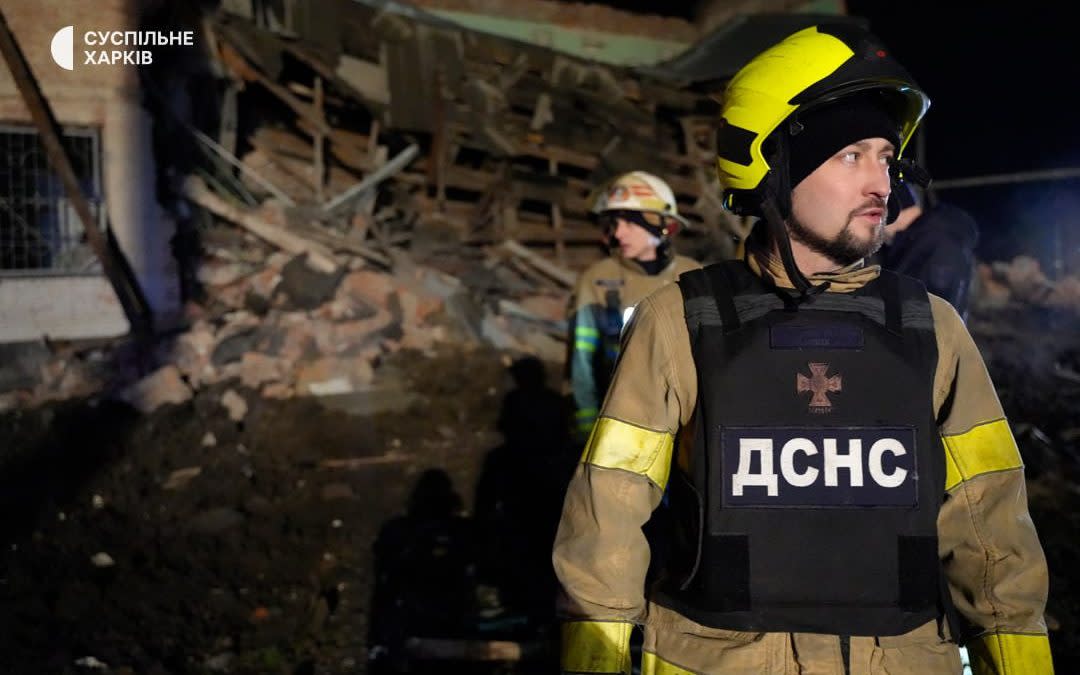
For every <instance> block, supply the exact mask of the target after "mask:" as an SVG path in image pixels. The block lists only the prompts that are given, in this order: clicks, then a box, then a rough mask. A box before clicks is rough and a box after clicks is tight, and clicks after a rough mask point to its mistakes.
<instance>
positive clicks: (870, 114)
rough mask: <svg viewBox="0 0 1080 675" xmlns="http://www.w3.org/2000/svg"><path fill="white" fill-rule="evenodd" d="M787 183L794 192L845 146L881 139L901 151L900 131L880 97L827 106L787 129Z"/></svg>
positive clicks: (853, 98)
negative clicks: (788, 182) (870, 139)
mask: <svg viewBox="0 0 1080 675" xmlns="http://www.w3.org/2000/svg"><path fill="white" fill-rule="evenodd" d="M787 127H788V133H789V134H790V136H789V139H788V158H789V159H788V161H789V167H790V168H789V169H788V171H789V173H788V176H789V180H790V185H791V187H792V188H794V187H795V186H796V185H798V184H799V183H801V182H802V180H803V179H804V178H806V177H807V176H809V175H810V174H811V173H813V172H814V170H815V169H817V168H818V167H819V166H821V165H822V164H823V163H824V162H825V160H827V159H829V157H832V156H833V155H834V154H835V153H837V152H839V151H840V150H842V149H843V148H844V147H845V146H847V145H849V144H851V143H854V142H856V141H861V140H863V139H865V138H884V139H885V140H887V141H889V142H890V143H892V144H893V146H894V147H895V148H896V151H897V152H899V151H900V129H899V125H898V124H897V122H896V120H895V119H894V118H893V117H892V115H890V114H889V113H888V112H887V109H886V108H885V106H884V105H883V102H882V101H881V100H880V98H879V97H877V96H873V95H869V94H862V95H854V96H849V97H846V98H842V99H839V100H838V101H834V102H831V103H826V104H824V105H822V106H820V107H818V108H812V109H810V110H808V111H806V112H805V113H803V114H801V115H799V116H798V117H797V118H796V119H795V120H793V121H791V122H789V123H788V125H787Z"/></svg>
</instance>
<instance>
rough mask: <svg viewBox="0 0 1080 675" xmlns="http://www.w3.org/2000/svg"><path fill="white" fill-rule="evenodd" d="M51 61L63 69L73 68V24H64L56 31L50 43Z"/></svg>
mask: <svg viewBox="0 0 1080 675" xmlns="http://www.w3.org/2000/svg"><path fill="white" fill-rule="evenodd" d="M50 49H51V50H52V58H53V61H56V65H58V66H60V67H61V68H63V69H64V70H74V69H75V62H74V59H75V26H64V27H63V28H61V29H60V30H58V31H56V35H54V36H53V39H52V45H51V46H50Z"/></svg>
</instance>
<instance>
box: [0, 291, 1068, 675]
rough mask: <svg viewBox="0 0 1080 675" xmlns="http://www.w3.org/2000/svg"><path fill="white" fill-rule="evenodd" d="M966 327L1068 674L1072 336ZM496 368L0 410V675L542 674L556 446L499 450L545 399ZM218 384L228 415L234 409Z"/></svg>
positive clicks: (475, 357) (484, 355)
mask: <svg viewBox="0 0 1080 675" xmlns="http://www.w3.org/2000/svg"><path fill="white" fill-rule="evenodd" d="M970 325H971V327H972V330H973V332H974V333H975V335H976V337H977V341H978V342H979V344H980V347H981V348H982V349H983V351H984V354H986V355H987V357H988V359H987V360H988V365H989V367H990V369H991V372H992V374H993V376H994V377H995V380H996V382H997V383H998V386H999V390H1000V394H1001V398H1002V401H1003V403H1004V404H1005V406H1006V411H1007V413H1008V415H1009V417H1010V420H1011V422H1012V424H1013V426H1014V429H1015V430H1016V433H1017V436H1018V440H1019V442H1020V444H1021V448H1022V451H1023V452H1024V454H1025V459H1026V461H1027V463H1028V467H1029V490H1030V497H1031V506H1032V514H1033V517H1034V519H1035V522H1036V525H1037V526H1038V528H1039V531H1040V533H1041V535H1042V538H1043V542H1044V545H1045V548H1046V551H1047V555H1048V558H1049V560H1050V568H1051V573H1052V588H1051V601H1050V605H1049V608H1048V614H1049V620H1050V623H1051V626H1052V628H1053V631H1052V643H1053V648H1054V651H1055V656H1056V662H1057V668H1058V672H1059V673H1069V672H1076V669H1075V666H1076V664H1078V663H1080V593H1078V589H1080V544H1078V541H1080V538H1078V537H1077V536H1076V535H1077V532H1078V531H1080V529H1078V527H1077V526H1078V525H1080V487H1078V486H1080V481H1078V479H1080V472H1078V466H1080V464H1078V463H1077V461H1076V459H1077V457H1078V455H1080V451H1078V443H1080V432H1078V430H1077V427H1078V426H1080V422H1078V418H1080V416H1078V414H1077V412H1078V410H1080V381H1077V378H1076V373H1077V372H1078V371H1080V350H1078V345H1080V330H1078V328H1077V325H1076V323H1075V321H1072V322H1069V321H1065V320H1064V319H1062V318H1061V316H1060V315H1056V314H1052V313H1047V312H1045V311H1043V310H1030V309H1029V310H1024V311H1021V310H1015V309H1011V310H1006V309H1003V310H997V311H995V312H994V313H992V314H986V313H983V314H978V315H976V316H973V317H972V319H971V324H970ZM509 363H510V360H509V357H507V356H505V355H503V354H500V353H498V352H496V351H494V350H485V349H480V348H474V349H471V350H469V349H464V348H463V349H456V348H453V347H451V346H444V347H441V348H440V349H439V351H438V352H437V354H435V355H434V356H432V357H425V356H421V355H419V354H417V353H415V352H410V351H402V352H399V353H397V354H395V355H393V357H391V358H389V359H388V360H387V361H385V362H383V363H381V364H380V365H379V367H378V369H377V370H376V379H375V382H374V389H373V390H372V391H374V392H376V393H374V394H370V395H371V396H379V397H391V396H397V397H399V398H402V400H403V401H404V403H403V404H402V406H400V411H399V412H391V413H387V412H383V413H380V414H378V415H376V416H370V415H368V416H364V415H354V414H350V413H349V412H348V411H347V410H353V411H356V410H362V409H364V408H365V405H366V404H365V402H364V401H360V400H357V399H356V397H357V396H363V395H362V394H354V395H352V398H351V399H348V400H333V399H327V398H314V397H310V398H292V399H286V400H272V399H263V398H261V397H259V396H258V395H256V394H255V393H254V392H252V391H250V390H245V389H243V388H242V387H239V388H238V387H237V384H236V383H235V382H232V383H228V382H226V383H221V384H218V385H215V386H213V387H208V388H205V389H201V390H199V391H198V392H197V393H196V394H195V397H194V399H192V400H191V401H189V402H187V403H182V404H179V405H169V406H165V407H163V408H159V409H158V410H157V411H155V412H154V413H152V414H151V415H148V416H140V415H139V414H138V413H136V412H135V411H133V410H132V409H130V408H128V407H127V406H126V405H125V404H122V403H119V402H115V401H110V400H108V399H106V398H98V399H89V400H76V401H68V402H64V403H53V404H49V405H47V406H44V407H41V408H37V409H34V410H30V411H22V412H15V411H12V412H7V413H4V415H3V416H2V417H0V453H2V456H0V499H2V504H0V506H2V509H0V513H2V514H3V515H2V516H0V518H2V520H0V522H2V523H3V525H2V528H3V535H4V548H3V551H2V553H0V556H2V557H0V560H2V563H0V564H2V570H0V606H3V607H4V611H3V612H0V616H2V617H3V618H2V619H0V621H2V622H3V624H2V625H0V635H2V636H3V637H2V638H0V672H3V673H20V674H21V673H28V674H32V673H61V674H63V673H84V672H111V673H138V674H142V673H148V674H161V673H212V672H220V673H226V672H227V673H275V674H276V673H311V674H314V673H360V672H375V671H376V670H380V669H386V668H388V667H389V666H388V665H387V664H390V665H398V666H401V665H403V664H402V663H401V662H400V660H395V658H394V656H395V652H393V650H392V649H391V650H389V651H388V650H387V648H386V645H394V644H398V645H399V646H400V642H401V640H402V639H403V637H404V636H406V635H415V634H418V633H419V634H423V633H424V632H425V631H428V632H429V633H430V634H432V635H445V636H451V637H473V638H476V637H482V638H508V639H513V640H518V639H520V640H521V641H522V642H523V643H524V644H526V645H537V646H535V647H530V649H532V651H530V652H529V653H528V654H527V658H526V660H525V662H524V664H519V665H517V666H505V667H500V666H481V665H473V666H463V665H460V664H459V665H456V666H455V665H443V664H436V663H434V662H430V663H426V664H421V665H420V667H419V668H417V669H416V672H438V673H446V672H470V673H471V672H499V671H500V670H501V671H502V672H519V673H524V672H541V671H545V672H553V667H552V665H551V661H550V659H551V653H550V651H545V649H544V645H545V644H550V640H548V641H547V642H545V641H544V637H545V636H547V635H550V622H549V621H548V620H547V617H545V616H543V614H542V612H541V611H540V609H539V606H540V605H539V601H538V599H537V597H538V596H543V595H545V594H546V593H547V592H548V591H549V586H548V584H549V582H550V580H549V579H547V578H545V577H544V576H543V571H542V569H543V562H542V558H543V556H542V555H541V554H540V553H538V552H539V551H541V550H542V549H543V548H544V546H545V545H546V543H547V542H546V541H544V538H546V537H548V536H549V534H550V531H549V530H546V529H545V528H546V527H549V525H550V517H551V509H552V505H553V504H554V503H555V502H557V501H558V494H557V493H558V488H557V487H552V486H554V485H556V484H558V482H559V480H560V477H561V476H563V475H565V470H566V463H565V459H566V458H565V456H562V455H558V454H557V453H553V454H552V455H551V456H549V457H547V458H545V461H544V462H542V463H541V464H540V465H527V464H523V463H521V462H520V461H519V460H520V458H521V456H522V453H515V445H514V443H525V444H526V445H528V444H529V442H530V440H529V439H531V441H532V443H533V447H535V446H539V445H543V444H549V447H551V446H550V444H551V443H554V444H555V445H556V446H557V444H558V442H559V441H558V440H554V441H553V440H551V439H550V438H548V437H547V436H545V435H544V434H545V432H546V431H550V428H548V427H549V426H550V425H549V424H548V423H549V422H550V419H551V416H554V417H557V415H558V412H557V411H556V407H557V404H555V403H552V401H553V399H552V398H551V396H549V394H550V392H545V391H544V390H542V389H541V388H534V389H532V390H529V391H525V392H524V395H523V392H522V390H521V388H520V387H518V384H517V382H516V381H515V380H514V379H513V378H512V377H511V375H510V369H509V368H508V365H509ZM552 371H553V368H549V370H548V379H549V381H551V380H554V379H556V377H557V375H558V373H555V372H552ZM514 372H515V373H517V375H518V376H519V377H520V378H521V380H522V381H526V380H527V379H528V378H527V377H526V376H523V372H524V373H525V375H527V374H528V373H527V369H526V370H521V369H516V370H515V371H514ZM515 387H517V388H518V393H517V394H515V395H513V396H511V395H510V394H511V392H512V391H513V390H514V389H515ZM228 388H236V389H237V390H238V391H240V393H241V394H242V395H243V396H244V398H245V400H246V401H247V403H248V405H249V407H250V410H249V412H248V414H247V416H246V418H245V419H244V421H243V422H242V423H236V422H233V421H231V420H230V419H229V417H228V415H227V414H226V411H225V408H224V407H222V405H221V402H220V401H221V396H222V393H223V392H224V391H225V390H226V389H228ZM395 392H396V393H395ZM403 392H404V393H403ZM408 392H411V393H412V395H411V396H410V395H409V394H408ZM556 398H557V397H556ZM368 403H369V402H368ZM523 403H524V405H523ZM545 406H547V407H545ZM522 408H524V409H526V410H531V411H540V412H538V413H537V414H536V416H535V417H533V418H522V417H520V415H518V416H517V417H515V414H516V413H515V411H520V410H521V409H522ZM549 414H550V416H549V417H544V416H545V415H549ZM500 420H501V422H500ZM500 429H502V430H503V431H505V432H507V433H508V434H509V438H510V441H513V442H509V441H507V440H506V437H504V435H503V434H502V433H500ZM208 434H212V436H213V444H210V439H209V437H208V436H207V435H208ZM523 438H524V440H523ZM196 468H197V470H196ZM454 493H456V496H455V494H454ZM540 494H548V495H549V497H550V499H549V501H548V502H545V503H542V504H541V503H540V502H539V501H538V498H537V495H540ZM551 495H553V496H551ZM458 500H460V501H458ZM459 506H462V507H464V510H463V511H461V512H460V513H458V511H459V509H458V507H459ZM537 506H539V507H540V509H539V511H537V510H536V509H535V507H537ZM523 507H524V508H526V511H528V507H533V511H531V512H527V513H526V514H525V515H521V514H522V511H521V510H520V509H521V508H523ZM407 512H408V513H409V514H410V515H408V516H405V514H406V513H407ZM455 514H456V515H455ZM461 514H464V515H461ZM508 523H509V524H512V525H516V527H508V526H507V524H508ZM523 525H524V527H523ZM523 529H532V530H534V531H537V532H542V533H543V534H542V535H541V536H539V537H535V538H533V539H532V540H530V539H529V538H523V537H521V536H520V535H521V532H522V530H523ZM376 552H377V553H378V559H377V556H376ZM103 554H104V555H103ZM106 555H107V558H105V556H106ZM518 559H532V560H534V561H535V560H540V561H541V562H540V563H539V564H534V565H533V566H532V568H530V566H529V565H527V564H525V565H522V564H520V563H518V562H514V561H516V560H518ZM110 561H111V564H108V563H110ZM500 563H502V565H500ZM511 563H512V564H513V566H512V567H511V566H510V564H511ZM493 589H499V591H498V595H499V597H498V599H496V597H495V596H496V595H497V593H496V591H495V590H493ZM418 596H420V597H419V598H418ZM455 617H463V618H456V619H455ZM369 636H370V637H369ZM395 640H397V642H395ZM376 643H378V644H379V645H382V647H380V649H377V650H374V653H373V655H374V656H375V657H377V658H376V659H375V661H374V665H373V664H369V662H368V649H367V646H368V644H376ZM396 654H397V655H400V652H396ZM379 664H381V665H379ZM376 665H377V666H378V667H376ZM414 665H415V664H414Z"/></svg>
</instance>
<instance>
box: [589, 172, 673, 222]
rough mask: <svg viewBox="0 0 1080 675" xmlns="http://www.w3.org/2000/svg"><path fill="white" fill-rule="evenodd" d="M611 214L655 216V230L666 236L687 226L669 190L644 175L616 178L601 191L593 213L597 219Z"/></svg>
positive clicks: (626, 174) (648, 174)
mask: <svg viewBox="0 0 1080 675" xmlns="http://www.w3.org/2000/svg"><path fill="white" fill-rule="evenodd" d="M611 211H637V212H640V213H645V214H649V213H652V214H656V215H657V216H660V218H658V219H656V224H655V227H658V228H660V229H662V230H663V232H664V233H665V234H667V235H668V236H670V235H673V234H675V233H676V232H677V231H678V230H679V229H680V228H681V227H688V226H689V222H688V221H687V220H686V218H684V217H683V216H681V215H679V210H678V205H677V204H676V202H675V193H674V191H672V189H671V186H670V185H668V184H667V183H666V182H664V181H663V180H661V179H660V178H658V177H657V176H654V175H653V174H651V173H647V172H645V171H631V172H630V173H624V174H622V175H620V176H616V177H615V179H614V180H612V181H611V182H609V183H608V184H607V186H606V187H605V188H604V189H603V190H601V192H600V194H599V195H598V196H597V198H596V202H595V203H594V204H593V208H592V212H593V213H595V214H598V215H599V214H603V213H606V212H611ZM649 220H652V219H649ZM650 224H652V223H650Z"/></svg>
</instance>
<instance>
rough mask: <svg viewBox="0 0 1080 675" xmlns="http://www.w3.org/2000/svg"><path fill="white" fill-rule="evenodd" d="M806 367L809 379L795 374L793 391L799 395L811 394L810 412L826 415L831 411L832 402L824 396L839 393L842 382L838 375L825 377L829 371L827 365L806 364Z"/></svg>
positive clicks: (800, 374)
mask: <svg viewBox="0 0 1080 675" xmlns="http://www.w3.org/2000/svg"><path fill="white" fill-rule="evenodd" d="M807 365H808V366H810V377H807V376H806V375H803V374H802V373H796V375H795V391H796V392H797V393H799V394H801V393H803V392H804V391H808V392H810V393H811V396H810V412H812V413H827V412H829V411H831V410H832V401H830V400H829V397H828V396H827V395H826V394H827V393H828V392H830V391H840V388H841V384H842V380H841V378H840V376H839V375H833V376H832V377H829V376H827V375H826V372H828V370H829V364H827V363H808V364H807Z"/></svg>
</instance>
